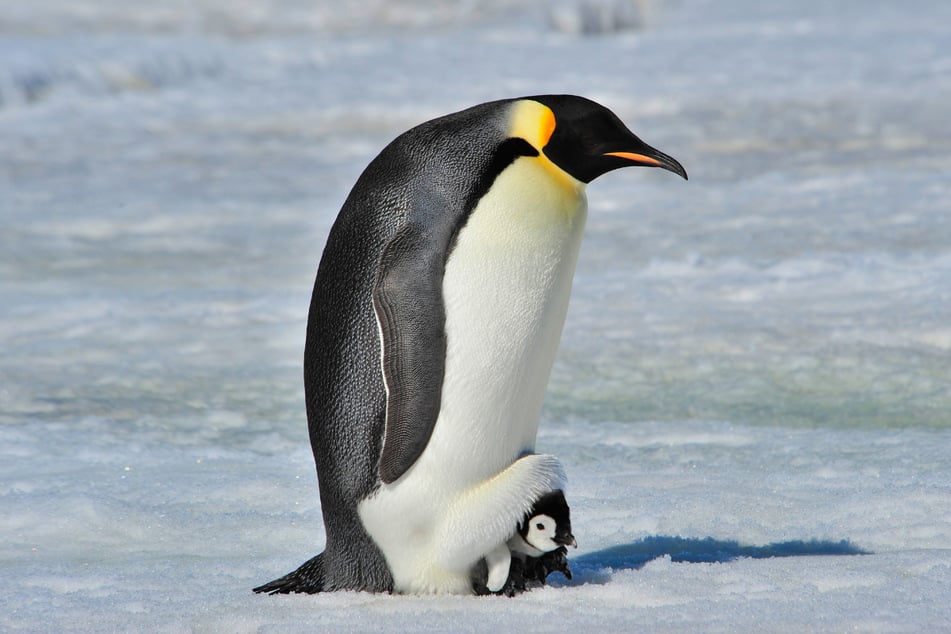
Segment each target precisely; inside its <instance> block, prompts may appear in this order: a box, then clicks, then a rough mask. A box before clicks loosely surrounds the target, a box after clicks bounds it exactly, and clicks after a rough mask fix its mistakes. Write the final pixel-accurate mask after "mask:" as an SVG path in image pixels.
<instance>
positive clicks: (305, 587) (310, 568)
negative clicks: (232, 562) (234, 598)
mask: <svg viewBox="0 0 951 634" xmlns="http://www.w3.org/2000/svg"><path fill="white" fill-rule="evenodd" d="M323 590H324V563H323V553H321V554H319V555H317V556H316V557H314V558H313V559H310V560H308V561H306V562H305V563H304V564H303V565H302V566H301V567H300V568H298V569H297V570H295V571H294V572H292V573H289V574H286V575H284V576H283V577H281V578H280V579H275V580H274V581H270V582H268V583H265V584H264V585H261V586H258V587H257V588H255V589H254V592H258V593H265V594H289V593H291V592H304V593H307V594H316V593H317V592H322V591H323Z"/></svg>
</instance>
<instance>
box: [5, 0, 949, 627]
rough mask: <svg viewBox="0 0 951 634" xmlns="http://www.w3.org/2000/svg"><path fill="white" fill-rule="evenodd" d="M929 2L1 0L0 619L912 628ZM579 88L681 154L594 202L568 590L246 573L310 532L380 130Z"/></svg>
mask: <svg viewBox="0 0 951 634" xmlns="http://www.w3.org/2000/svg"><path fill="white" fill-rule="evenodd" d="M949 32H951V5H948V4H946V3H937V2H927V1H925V0H912V1H909V2H903V3H868V2H860V1H858V0H844V1H842V2H836V3H827V2H819V1H818V0H809V1H807V2H799V3H786V4H777V3H758V2H752V1H750V0H730V1H724V2H705V1H701V0H678V1H676V2H674V1H672V2H666V3H662V2H657V1H655V2H651V1H649V0H643V1H637V2H623V1H617V2H602V1H598V2H588V1H582V0H577V1H573V2H572V1H567V2H557V3H541V2H537V3H522V2H519V3H516V2H508V1H501V2H499V1H496V2H466V3H457V4H455V5H452V6H447V7H445V8H440V9H438V10H434V9H433V7H432V6H431V3H422V2H413V1H409V0H403V1H400V2H396V3H393V2H388V3H383V2H372V3H366V2H360V3H357V2H346V3H340V2H338V3H313V2H305V1H303V0H281V1H280V2H265V1H264V0H242V1H241V2H240V3H234V2H226V1H225V0H199V1H197V2H167V3H161V4H155V3H146V2H141V1H139V0H135V1H128V0H122V1H119V0H108V1H106V2H89V1H87V0H81V1H78V2H66V1H65V0H35V1H33V2H29V3H15V2H8V3H3V4H2V5H0V221H2V231H0V346H2V348H0V349H2V355H0V572H2V574H0V579H2V581H0V590H2V592H0V596H2V598H0V630H3V631H20V630H23V631H84V632H85V631H90V632H94V631H116V630H121V631H156V632H178V631H191V630H197V631H222V632H235V631H265V632H266V631H282V632H284V631H314V630H333V629H339V630H356V631H376V630H394V631H398V630H416V631H419V630H438V631H445V630H452V631H487V630H500V629H504V630H519V631H552V630H555V629H557V630H575V629H579V628H588V629H592V630H598V631H632V630H634V631H657V632H663V631H669V632H682V631H712V632H716V631H842V630H847V629H849V630H858V631H915V632H917V631H943V630H946V629H947V627H948V623H949V622H951V608H949V607H948V592H947V589H948V587H949V585H951V451H949V447H951V418H949V412H951V359H949V351H951V326H949V324H951V282H949V280H951V247H949V245H951V206H949V203H948V201H949V200H951V180H949V179H948V174H949V170H951V150H949V148H951V118H949V117H948V116H947V113H948V112H949V111H951V72H949V71H951V48H949V47H948V45H947V42H949V41H951V37H949V36H951V33H949ZM544 92H572V93H578V94H583V95H586V96H589V97H592V98H595V99H597V100H599V101H601V102H603V103H605V104H606V105H608V106H610V107H611V108H613V109H614V110H615V111H616V112H617V113H618V114H619V115H620V116H621V118H622V119H624V120H625V121H627V122H628V123H629V124H630V125H631V127H632V129H633V130H634V131H635V132H637V133H638V134H639V135H640V136H641V137H642V138H644V140H645V141H647V142H649V143H651V144H653V145H655V146H657V147H659V148H660V149H662V150H664V151H665V152H668V153H670V154H672V155H673V156H675V157H677V158H678V159H679V160H680V161H681V162H682V163H683V164H684V165H685V167H686V168H687V171H688V172H689V174H690V181H689V182H688V183H683V182H680V181H679V180H677V179H675V178H674V177H672V176H671V175H670V174H667V173H663V172H661V171H659V170H624V171H620V172H617V173H612V174H610V175H607V176H605V177H604V178H602V179H599V180H598V181H596V182H595V183H593V184H592V185H591V187H589V200H590V207H591V209H590V215H589V222H588V227H587V230H586V236H585V242H584V244H583V246H582V253H581V258H580V262H579V270H578V274H577V276H576V280H575V287H574V291H573V298H572V305H571V308H570V311H569V317H568V323H567V325H566V330H565V335H564V338H563V343H562V348H561V351H560V354H559V359H558V362H557V364H556V367H555V371H554V374H553V377H552V381H551V385H550V390H549V394H548V399H547V402H546V406H545V411H544V415H543V420H542V423H541V427H540V430H541V431H540V436H539V442H538V449H539V451H544V452H549V453H554V454H556V455H558V456H559V458H560V459H561V460H562V462H563V463H564V464H565V466H566V469H567V471H568V476H569V488H568V502H569V504H570V505H571V507H572V520H573V528H574V533H575V535H576V536H577V537H578V540H579V543H580V548H579V550H578V551H576V552H573V553H571V557H572V562H573V569H574V571H575V575H574V579H573V580H572V581H566V580H563V579H556V578H554V577H555V576H553V579H552V581H553V587H549V588H545V589H543V590H540V591H535V592H532V593H529V594H526V595H524V596H521V597H519V598H517V599H514V600H507V599H495V598H474V597H472V598H468V597H462V598H458V597H457V598H450V597H397V596H377V595H367V594H361V593H340V594H333V595H324V596H289V597H284V596H282V597H264V596H258V595H253V594H252V593H251V592H250V589H251V588H252V587H254V586H255V585H258V584H260V583H262V582H264V581H268V580H270V579H272V578H275V577H276V576H279V575H281V574H284V573H285V572H288V571H289V570H291V569H292V568H294V567H295V566H296V565H298V564H299V563H301V562H303V561H304V560H305V559H307V558H309V557H310V556H312V555H314V554H316V553H317V552H319V551H320V550H321V548H322V543H323V531H322V526H321V517H320V510H319V506H318V500H317V494H316V482H315V474H314V468H313V461H312V458H311V455H310V448H309V446H308V437H307V430H306V423H305V420H304V407H303V390H302V385H301V360H302V349H303V339H304V326H305V323H306V316H307V308H308V304H309V299H310V288H311V284H312V282H313V275H314V272H315V270H316V263H317V259H318V257H319V254H320V251H321V248H322V245H323V241H324V239H325V237H326V234H327V231H328V229H329V227H330V224H331V223H332V221H333V218H334V215H335V213H336V211H337V209H338V208H339V206H340V204H341V203H342V201H343V200H344V198H345V197H346V195H347V193H348V191H349V188H350V186H351V185H352V183H353V182H354V181H355V179H356V177H357V176H358V175H359V173H360V170H362V168H363V167H364V166H365V165H366V163H367V162H368V161H369V160H370V159H371V158H372V157H373V156H374V154H375V153H376V152H378V151H379V149H380V148H382V146H383V145H384V144H385V143H386V142H388V141H389V140H390V139H392V138H393V137H394V136H395V135H396V134H398V133H399V132H401V131H403V130H405V129H407V128H408V127H410V126H412V125H414V124H416V123H419V122H421V121H423V120H426V119H428V118H431V117H434V116H437V115H440V114H443V113H446V112H450V111H452V110H455V109H458V108H462V107H465V106H468V105H472V104H475V103H478V102H481V101H487V100H490V99H496V98H502V97H510V96H518V95H525V94H536V93H544Z"/></svg>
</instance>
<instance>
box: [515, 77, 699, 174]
mask: <svg viewBox="0 0 951 634" xmlns="http://www.w3.org/2000/svg"><path fill="white" fill-rule="evenodd" d="M518 103H519V105H520V108H519V109H518V110H517V111H516V130H515V134H519V133H521V132H523V131H525V130H526V129H527V130H528V131H529V133H528V134H520V136H522V137H523V138H525V139H526V140H527V141H528V142H529V143H530V144H532V145H533V147H534V148H535V149H536V150H538V151H539V152H540V153H542V154H544V155H545V156H546V157H547V158H548V159H549V160H550V161H551V162H552V163H554V164H555V165H556V166H558V167H559V168H561V169H562V170H563V171H565V172H567V173H568V174H569V175H571V176H572V177H574V178H575V179H577V180H579V181H581V182H582V183H590V182H591V181H592V180H594V179H595V178H597V177H598V176H601V175H602V174H606V173H607V172H610V171H612V170H616V169H619V168H622V167H631V166H635V165H645V166H649V167H660V168H661V169H665V170H668V171H671V172H673V173H674V174H678V175H680V176H681V177H683V178H684V179H686V178H687V172H686V170H684V168H683V166H682V165H681V164H680V163H679V162H678V161H677V160H676V159H674V158H673V157H672V156H668V155H667V154H664V153H663V152H661V151H660V150H657V149H655V148H652V147H651V146H649V145H647V144H646V143H644V142H643V141H641V140H640V139H639V138H638V137H637V136H636V135H635V134H634V133H633V132H631V131H630V130H628V129H627V126H625V125H624V123H622V122H621V120H620V119H619V118H618V117H617V115H615V114H614V113H613V112H611V111H610V110H608V109H607V108H605V107H604V106H602V105H601V104H599V103H597V102H594V101H591V100H590V99H585V98H584V97H577V96H574V95H539V96H534V97H524V98H523V99H520V100H518ZM532 103H534V104H540V105H541V108H538V107H532V106H530V105H522V104H532Z"/></svg>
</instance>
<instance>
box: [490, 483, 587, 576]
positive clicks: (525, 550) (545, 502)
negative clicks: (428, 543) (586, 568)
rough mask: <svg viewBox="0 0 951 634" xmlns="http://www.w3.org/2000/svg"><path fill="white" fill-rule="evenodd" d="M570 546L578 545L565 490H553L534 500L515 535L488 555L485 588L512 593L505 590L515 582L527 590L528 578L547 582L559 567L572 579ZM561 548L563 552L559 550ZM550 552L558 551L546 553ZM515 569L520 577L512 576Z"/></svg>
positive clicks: (575, 546)
mask: <svg viewBox="0 0 951 634" xmlns="http://www.w3.org/2000/svg"><path fill="white" fill-rule="evenodd" d="M567 546H572V547H574V548H577V547H578V542H577V541H576V540H575V536H574V535H572V533H571V513H570V509H569V508H568V503H567V501H566V500H565V494H564V492H562V491H561V490H556V491H551V492H549V493H546V494H545V495H543V496H542V497H540V498H539V499H538V500H537V501H536V502H535V505H534V506H533V507H532V510H531V511H529V512H528V513H526V514H525V517H524V518H523V519H522V521H520V522H519V523H518V526H517V528H516V531H515V534H514V535H512V537H510V538H509V539H508V541H507V542H506V543H505V544H502V545H500V546H499V547H497V548H495V549H493V550H492V551H491V552H490V553H488V554H487V555H486V565H487V566H488V579H487V581H486V588H487V589H488V590H489V591H490V592H504V593H505V594H509V595H511V594H514V592H505V589H506V587H507V585H513V584H514V585H517V586H519V587H520V588H522V589H524V588H523V586H524V582H525V581H538V582H541V583H544V582H545V577H547V576H548V573H550V572H553V571H556V570H557V571H560V572H561V573H562V574H564V575H565V576H566V577H567V578H568V579H571V570H570V569H569V568H568V561H567V558H566V557H565V555H564V553H565V552H566V547H567ZM559 550H560V553H556V551H559ZM549 553H555V554H553V555H552V556H550V557H548V556H546V555H548V554H549ZM513 558H514V559H517V560H518V562H519V565H518V566H513V565H512V564H513ZM535 560H539V561H535ZM542 560H544V561H542ZM549 560H550V561H549ZM516 571H518V576H519V577H521V578H520V579H514V578H513V577H515V576H516V575H515V572H516Z"/></svg>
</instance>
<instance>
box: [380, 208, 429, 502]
mask: <svg viewBox="0 0 951 634" xmlns="http://www.w3.org/2000/svg"><path fill="white" fill-rule="evenodd" d="M443 266H444V263H443V259H442V257H440V254H439V253H438V249H437V250H435V252H434V249H433V248H432V244H431V239H429V238H427V234H426V232H424V231H423V230H422V229H420V228H417V227H415V226H413V225H411V224H408V225H405V226H404V227H403V228H402V229H400V230H399V231H398V232H397V233H396V234H395V235H394V236H393V238H391V239H390V241H389V242H388V243H387V244H386V246H385V247H384V248H383V252H382V254H381V255H380V263H379V267H378V273H377V279H376V284H375V286H374V288H373V309H374V312H375V313H376V318H377V323H378V324H379V327H380V338H381V340H382V342H381V345H382V354H383V361H382V366H383V380H384V383H385V385H386V426H385V432H384V438H383V451H382V455H381V458H380V479H381V480H382V481H383V482H384V483H390V482H393V481H394V480H396V479H398V478H399V477H400V476H402V475H403V474H404V473H405V472H406V471H407V469H409V468H410V467H411V466H413V464H414V463H415V462H416V460H417V459H418V458H419V456H420V455H421V454H422V453H423V450H424V449H425V448H426V445H427V444H428V443H429V438H430V436H431V435H432V432H433V428H434V427H435V426H436V418H437V417H438V416H439V407H440V400H441V398H442V381H443V373H444V371H445V366H446V334H445V322H446V314H445V307H444V305H443V297H442V269H443Z"/></svg>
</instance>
